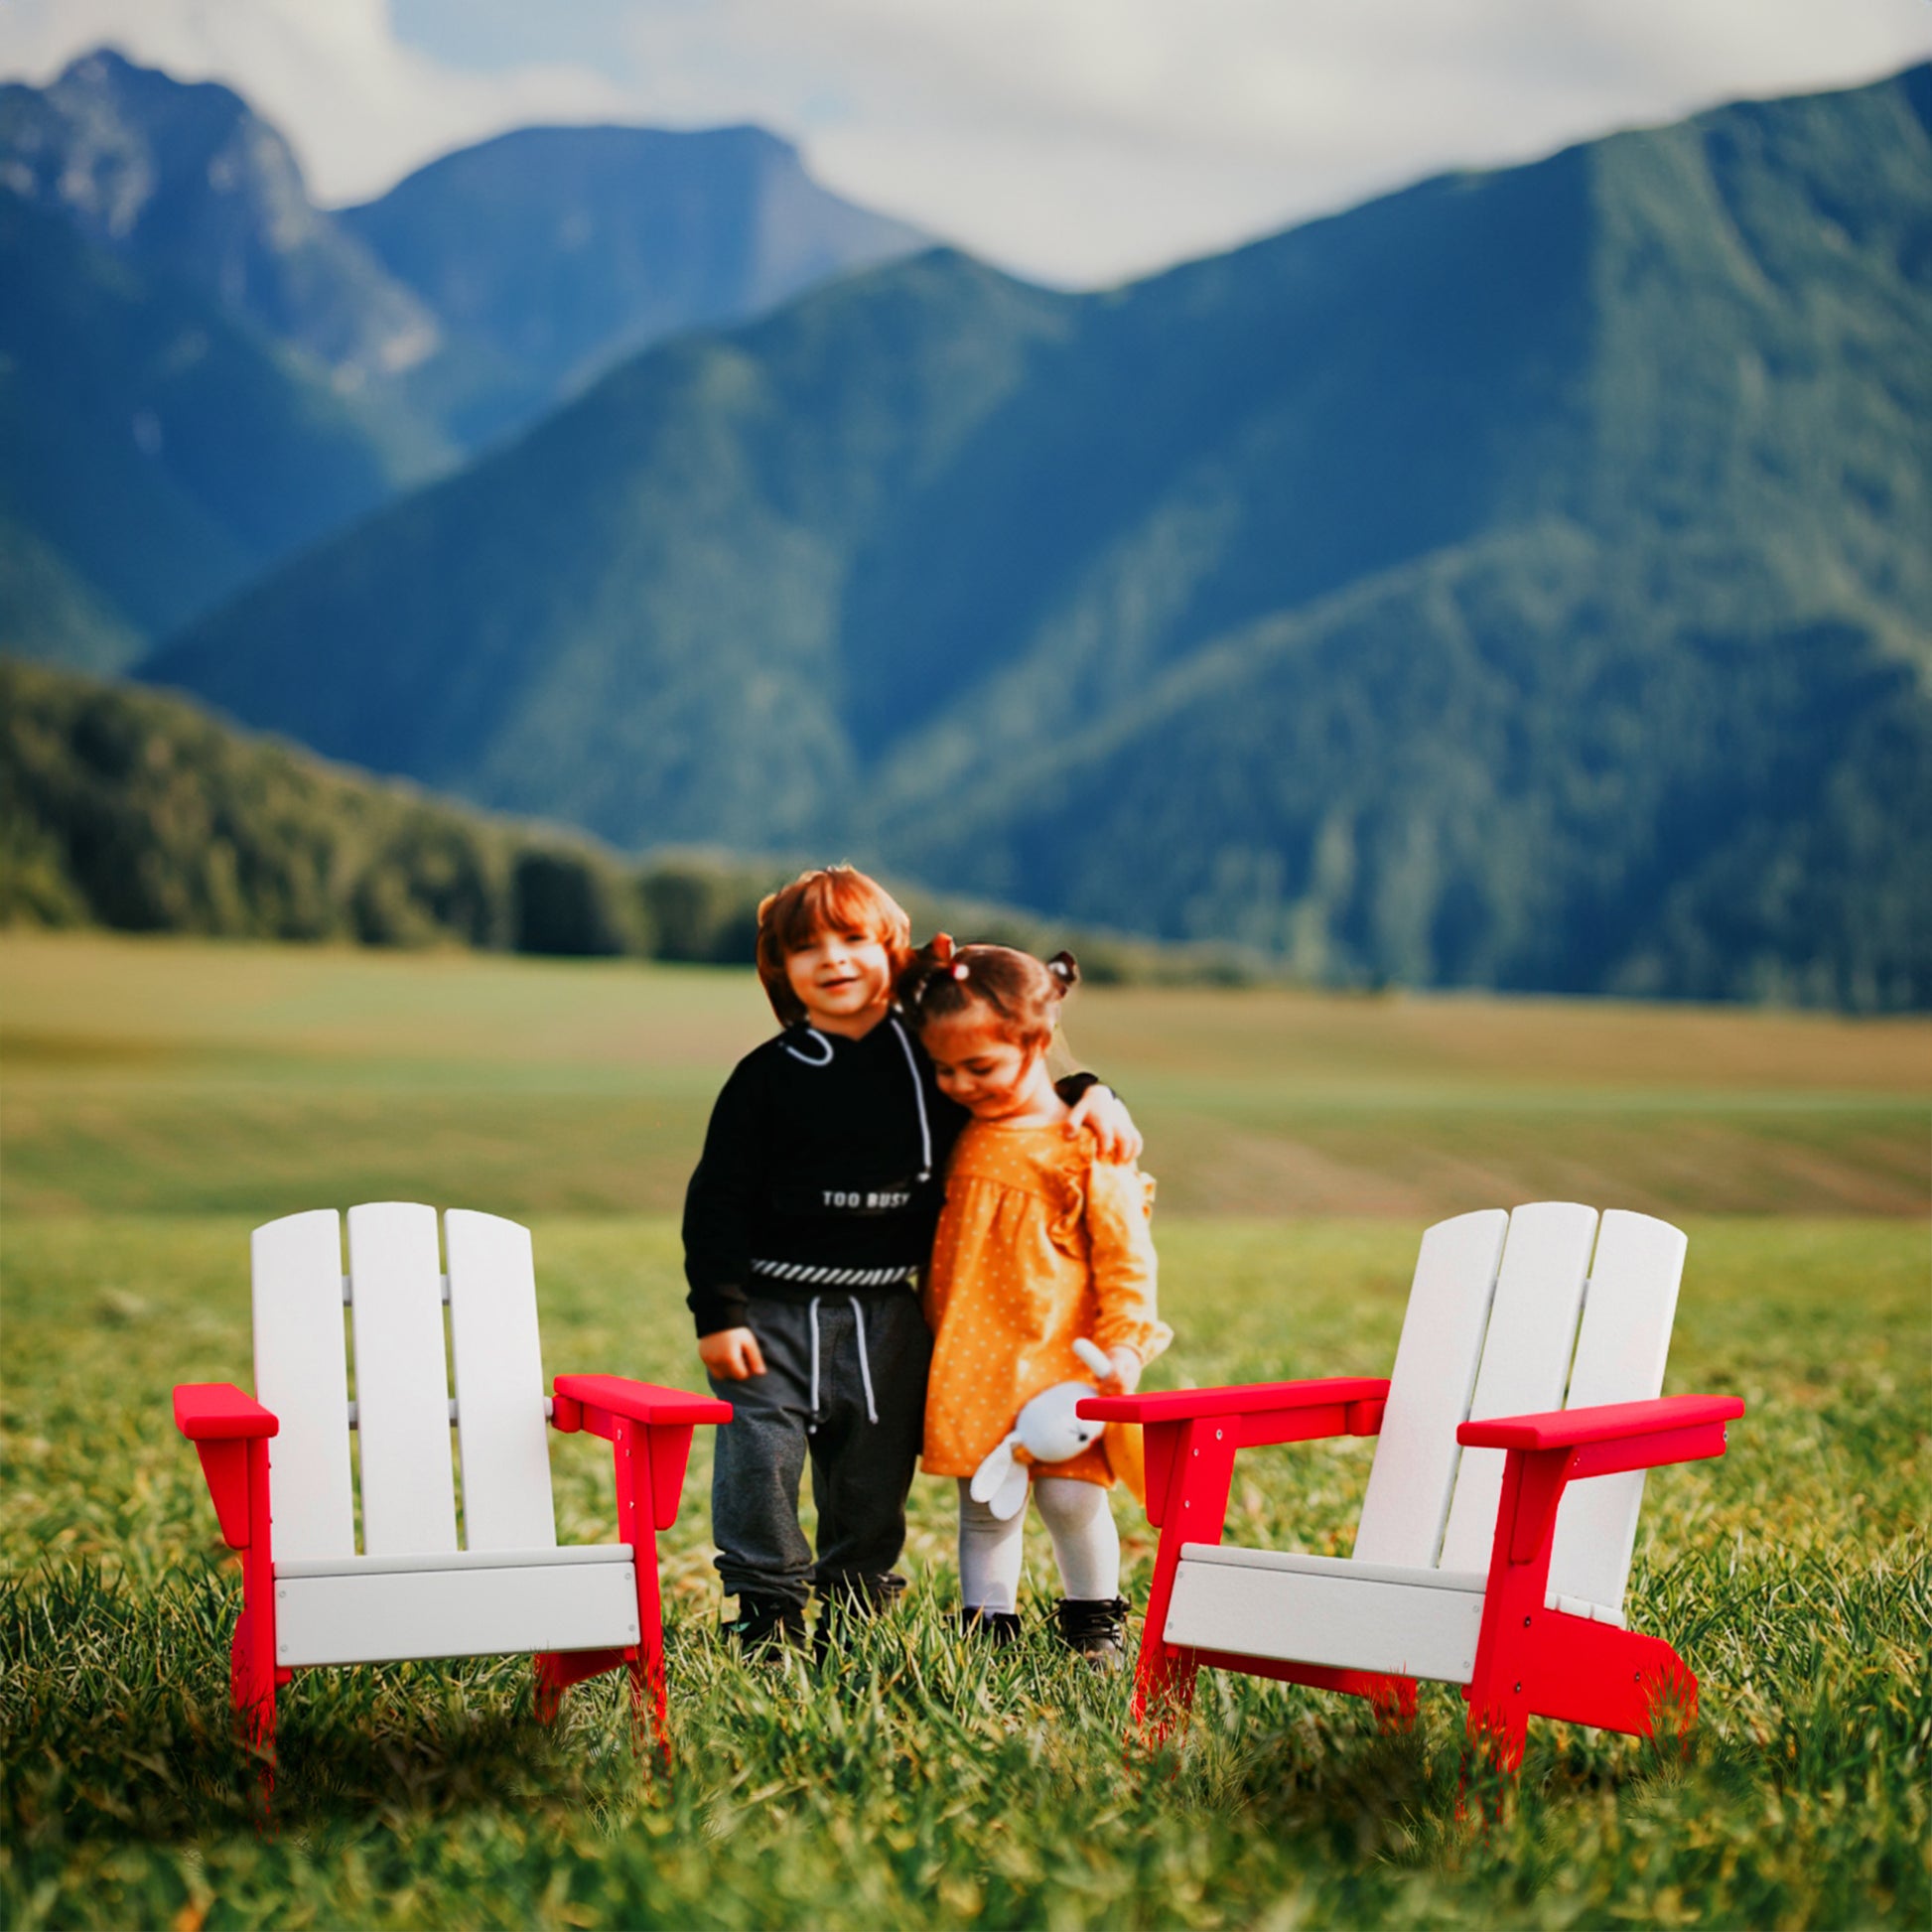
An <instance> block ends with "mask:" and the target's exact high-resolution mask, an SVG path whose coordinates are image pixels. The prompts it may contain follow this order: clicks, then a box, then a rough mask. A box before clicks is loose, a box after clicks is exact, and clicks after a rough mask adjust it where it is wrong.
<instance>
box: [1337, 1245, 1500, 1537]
mask: <svg viewBox="0 0 1932 1932" xmlns="http://www.w3.org/2000/svg"><path fill="white" fill-rule="evenodd" d="M1508 1226H1509V1216H1508V1215H1507V1214H1505V1213H1504V1212H1503V1211H1502V1209H1501V1208H1486V1209H1484V1210H1482V1211H1481V1212H1478V1213H1474V1214H1458V1215H1457V1216H1456V1217H1455V1218H1454V1219H1453V1220H1449V1221H1439V1222H1437V1224H1436V1225H1435V1226H1434V1227H1432V1228H1431V1229H1429V1231H1428V1232H1427V1233H1426V1234H1424V1236H1423V1238H1422V1253H1421V1254H1420V1255H1419V1256H1418V1257H1417V1261H1416V1274H1415V1280H1414V1282H1413V1284H1412V1286H1411V1288H1410V1291H1409V1311H1408V1313H1407V1314H1406V1315H1405V1316H1404V1317H1403V1322H1402V1339H1401V1340H1400V1342H1398V1343H1397V1345H1396V1353H1395V1372H1394V1374H1393V1375H1392V1376H1391V1377H1390V1382H1389V1400H1388V1404H1387V1407H1386V1409H1385V1411H1384V1414H1383V1418H1382V1434H1381V1440H1380V1441H1379V1443H1378V1444H1377V1445H1376V1449H1375V1462H1374V1465H1373V1466H1372V1467H1371V1468H1370V1470H1369V1478H1368V1494H1367V1496H1366V1498H1365V1499H1364V1501H1363V1503H1362V1519H1361V1528H1360V1530H1359V1532H1358V1533H1357V1535H1356V1539H1355V1554H1356V1556H1357V1557H1359V1558H1360V1559H1361V1560H1362V1561H1363V1562H1365V1563H1390V1564H1400V1565H1407V1566H1409V1567H1411V1568H1414V1569H1418V1570H1422V1569H1427V1568H1429V1567H1430V1566H1432V1565H1433V1564H1434V1563H1435V1561H1436V1552H1437V1550H1438V1548H1439V1547H1440V1546H1441V1544H1442V1540H1443V1524H1444V1519H1445V1518H1446V1517H1447V1516H1448V1514H1449V1489H1450V1485H1451V1484H1452V1483H1453V1481H1454V1479H1455V1462H1456V1452H1457V1449H1456V1441H1455V1431H1456V1427H1457V1425H1458V1424H1460V1423H1462V1422H1464V1421H1466V1420H1467V1418H1468V1413H1469V1396H1470V1392H1471V1390H1472V1389H1473V1388H1474V1386H1475V1379H1476V1363H1477V1360H1478V1358H1479V1357H1480V1355H1481V1352H1482V1337H1483V1329H1484V1326H1485V1324H1486V1323H1487V1321H1488V1317H1489V1303H1490V1298H1491V1296H1492V1294H1493V1293H1494V1290H1495V1286H1496V1269H1497V1265H1498V1263H1499V1262H1500V1260H1501V1257H1502V1248H1503V1235H1504V1231H1505V1230H1506V1229H1507V1228H1508Z"/></svg>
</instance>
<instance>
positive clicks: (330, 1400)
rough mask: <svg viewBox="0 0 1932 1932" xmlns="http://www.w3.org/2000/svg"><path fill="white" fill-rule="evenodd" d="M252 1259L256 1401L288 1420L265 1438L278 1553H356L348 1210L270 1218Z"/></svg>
mask: <svg viewBox="0 0 1932 1932" xmlns="http://www.w3.org/2000/svg"><path fill="white" fill-rule="evenodd" d="M249 1258H250V1263H251V1268H250V1273H251V1275H252V1278H253V1291H252V1298H251V1299H252V1301H253V1305H254V1320H255V1400H256V1401H257V1402H259V1403H261V1404H262V1406H263V1407H264V1408H266V1409H272V1410H273V1411H274V1412H275V1415H276V1417H277V1418H278V1419H279V1420H280V1422H281V1425H282V1426H281V1429H280V1430H279V1431H278V1432H277V1434H275V1435H273V1436H271V1437H270V1438H269V1439H268V1468H269V1477H270V1481H269V1495H270V1498H271V1499H272V1502H271V1506H272V1509H273V1512H274V1515H273V1528H272V1541H273V1546H274V1551H275V1554H276V1556H278V1557H352V1556H353V1555H354V1554H355V1501H354V1497H353V1495H352V1493H351V1491H350V1488H349V1479H348V1361H347V1354H346V1350H345V1347H344V1342H343V1223H342V1216H341V1215H339V1214H338V1213H337V1212H336V1210H335V1209H334V1208H333V1207H319V1208H317V1209H315V1210H314V1211H313V1212H312V1213H308V1214H290V1215H288V1216H287V1217H286V1218H284V1219H282V1220H279V1221H270V1222H269V1223H268V1225H267V1226H266V1227H259V1228H257V1229H256V1230H255V1232H254V1235H253V1238H252V1239H251V1241H250V1243H249Z"/></svg>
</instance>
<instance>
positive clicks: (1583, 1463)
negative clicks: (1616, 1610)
mask: <svg viewBox="0 0 1932 1932" xmlns="http://www.w3.org/2000/svg"><path fill="white" fill-rule="evenodd" d="M1743 1413H1744V1405H1743V1402H1742V1401H1741V1400H1740V1399H1739V1398H1738V1397H1736V1396H1720V1395H1677V1396H1659V1397H1657V1398H1655V1399H1654V1400H1652V1401H1649V1402H1619V1403H1610V1404H1606V1405H1605V1406H1603V1407H1601V1408H1594V1409H1560V1410H1554V1411H1552V1412H1550V1413H1548V1414H1545V1415H1540V1416H1511V1417H1506V1418H1498V1419H1494V1420H1490V1421H1485V1422H1465V1423H1464V1424H1462V1426H1461V1427H1460V1428H1459V1429H1458V1430H1457V1431H1456V1432H1455V1438H1456V1441H1457V1442H1459V1443H1460V1444H1461V1445H1462V1446H1463V1448H1465V1449H1506V1450H1507V1451H1508V1460H1507V1462H1506V1463H1505V1464H1504V1469H1503V1495H1502V1505H1501V1507H1500V1508H1499V1509H1498V1510H1497V1512H1496V1541H1495V1545H1494V1548H1493V1550H1492V1552H1491V1555H1490V1559H1489V1585H1488V1589H1487V1592H1486V1593H1485V1595H1484V1597H1483V1606H1482V1632H1481V1635H1480V1637H1479V1638H1478V1639H1477V1643H1476V1668H1475V1676H1474V1677H1473V1678H1472V1679H1471V1680H1470V1682H1469V1684H1468V1685H1467V1687H1466V1688H1465V1689H1464V1691H1463V1696H1464V1697H1465V1698H1467V1700H1468V1703H1469V1715H1468V1727H1469V1739H1470V1743H1471V1745H1472V1747H1473V1748H1474V1749H1475V1750H1476V1751H1477V1752H1478V1753H1479V1754H1480V1755H1481V1756H1482V1757H1484V1758H1485V1759H1486V1760H1488V1761H1489V1762H1490V1763H1491V1764H1492V1765H1493V1766H1494V1768H1496V1769H1497V1770H1499V1771H1502V1772H1506V1773H1513V1772H1514V1771H1515V1770H1516V1769H1517V1767H1518V1766H1519V1765H1520V1764H1521V1763H1522V1760H1523V1745H1524V1741H1525V1739H1526V1737H1527V1735H1528V1730H1529V1721H1530V1719H1531V1718H1532V1717H1540V1718H1558V1719H1561V1720H1563V1721H1565V1722H1566V1723H1570V1724H1582V1725H1598V1726H1600V1727H1601V1728H1602V1729H1605V1730H1619V1731H1623V1732H1625V1733H1627V1734H1629V1735H1633V1736H1639V1737H1647V1736H1650V1735H1651V1734H1652V1733H1653V1732H1654V1730H1655V1728H1656V1724H1657V1719H1658V1716H1659V1714H1660V1713H1662V1712H1669V1713H1671V1715H1672V1718H1673V1721H1674V1722H1675V1724H1676V1725H1677V1726H1678V1727H1679V1729H1680V1730H1683V1729H1686V1728H1688V1727H1689V1725H1690V1724H1691V1723H1692V1721H1693V1720H1694V1719H1695V1718H1696V1716H1697V1679H1696V1678H1695V1677H1694V1676H1693V1675H1692V1674H1691V1671H1690V1669H1689V1668H1688V1666H1686V1664H1685V1662H1684V1660H1683V1659H1682V1658H1681V1657H1680V1656H1678V1654H1677V1652H1676V1651H1674V1650H1673V1649H1672V1648H1671V1647H1670V1645H1669V1644H1667V1643H1664V1642H1663V1641H1661V1640H1660V1639H1659V1638H1656V1637H1646V1636H1640V1635H1638V1634H1637V1633H1636V1632H1635V1631H1631V1630H1624V1629H1620V1628H1618V1627H1617V1626H1616V1625H1614V1624H1607V1623H1599V1622H1597V1621H1595V1620H1594V1619H1593V1618H1590V1617H1587V1616H1576V1615H1573V1614H1571V1613H1570V1612H1568V1611H1565V1610H1554V1609H1551V1608H1550V1607H1549V1606H1548V1602H1547V1597H1548V1592H1549V1579H1550V1555H1551V1547H1552V1545H1553V1543H1554V1541H1555V1537H1556V1528H1557V1507H1558V1505H1559V1504H1560V1503H1561V1502H1562V1501H1563V1493H1564V1490H1565V1489H1566V1488H1567V1487H1568V1486H1569V1485H1570V1484H1571V1483H1572V1482H1578V1481H1583V1480H1586V1479H1587V1478H1588V1477H1590V1476H1601V1475H1614V1474H1616V1473H1618V1472H1619V1471H1622V1470H1625V1469H1652V1468H1658V1467H1660V1466H1663V1465H1664V1464H1667V1463H1673V1462H1694V1461H1701V1460H1704V1459H1707V1458H1709V1457H1711V1456H1718V1455H1722V1454H1724V1452H1725V1424H1726V1423H1730V1422H1734V1421H1736V1420H1737V1418H1738V1417H1740V1416H1741V1415H1742V1414H1743Z"/></svg>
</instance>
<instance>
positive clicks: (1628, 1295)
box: [1550, 1208, 1688, 1611]
mask: <svg viewBox="0 0 1932 1932" xmlns="http://www.w3.org/2000/svg"><path fill="white" fill-rule="evenodd" d="M1687 1245H1688V1243H1687V1242H1686V1240H1685V1237H1684V1235H1683V1233H1682V1232H1681V1231H1680V1230H1679V1229H1677V1228H1674V1227H1672V1226H1671V1225H1670V1223H1669V1222H1668V1221H1657V1220H1653V1219H1652V1218H1651V1217H1650V1216H1649V1215H1648V1214H1632V1213H1629V1212H1627V1211H1626V1210H1624V1209H1622V1208H1611V1209H1610V1210H1609V1212H1607V1213H1606V1214H1605V1215H1604V1216H1603V1226H1602V1229H1601V1231H1600V1232H1599V1233H1598V1235H1597V1237H1596V1259H1595V1261H1594V1262H1593V1263H1592V1264H1591V1266H1590V1271H1589V1292H1588V1294H1587V1296H1586V1298H1585V1301H1584V1320H1583V1327H1582V1329H1581V1330H1580V1332H1579V1333H1578V1336H1577V1361H1576V1366H1575V1367H1574V1368H1573V1369H1572V1370H1571V1372H1570V1395H1569V1399H1568V1400H1567V1401H1566V1402H1565V1404H1564V1407H1565V1408H1566V1409H1587V1408H1593V1407H1594V1406H1595V1405H1596V1404H1598V1403H1603V1402H1646V1401H1648V1400H1649V1399H1650V1398H1651V1397H1653V1396H1657V1395H1661V1394H1662V1393H1663V1390H1664V1360H1665V1357H1666V1356H1667V1355H1668V1354H1669V1353H1670V1330H1671V1322H1672V1320H1673V1318H1674V1317H1675V1315H1676V1313H1677V1289H1678V1284H1679V1283H1680V1282H1681V1281H1682V1280H1683V1279H1684V1251H1685V1248H1686V1247H1687ZM1643 1474H1644V1472H1643V1471H1642V1470H1641V1469H1632V1470H1628V1471H1626V1472H1625V1473H1623V1474H1621V1475H1610V1476H1592V1477H1591V1478H1590V1479H1589V1480H1588V1481H1587V1482H1573V1483H1572V1484H1571V1485H1570V1487H1569V1489H1568V1490H1566V1491H1565V1493H1564V1498H1563V1504H1562V1507H1561V1508H1560V1510H1559V1511H1558V1513H1557V1535H1556V1548H1555V1551H1554V1553H1553V1555H1552V1557H1551V1560H1550V1590H1551V1593H1552V1594H1554V1595H1562V1596H1579V1597H1582V1598H1583V1599H1584V1600H1585V1601H1586V1602H1589V1603H1600V1604H1601V1605H1602V1606H1603V1607H1604V1608H1605V1609H1608V1610H1616V1611H1621V1610H1622V1608H1623V1587H1624V1585H1625V1584H1626V1583H1627V1582H1628V1581H1629V1577H1630V1553H1631V1551H1632V1550H1633V1549H1634V1548H1635V1546H1636V1541H1637V1516H1638V1514H1639V1512H1640V1511H1641V1510H1642V1508H1643Z"/></svg>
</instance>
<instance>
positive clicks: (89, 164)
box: [0, 48, 441, 388]
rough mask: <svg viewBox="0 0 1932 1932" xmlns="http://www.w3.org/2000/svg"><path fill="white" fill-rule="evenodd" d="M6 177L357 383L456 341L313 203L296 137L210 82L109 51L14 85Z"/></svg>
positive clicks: (123, 251)
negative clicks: (444, 336) (446, 339)
mask: <svg viewBox="0 0 1932 1932" xmlns="http://www.w3.org/2000/svg"><path fill="white" fill-rule="evenodd" d="M0 183H4V185H5V186H6V187H7V188H9V189H11V190H12V192H13V193H14V194H16V195H17V196H19V197H20V198H21V199H22V200H23V201H25V202H28V203H31V204H33V205H35V206H36V207H42V208H45V209H48V210H51V211H55V212H58V213H60V214H62V215H64V216H65V217H66V218H67V219H68V221H69V223H70V224H71V225H72V226H73V228H74V229H75V230H76V231H77V232H78V233H79V234H81V235H83V236H84V237H85V238H86V239H87V240H89V241H91V242H93V243H94V244H95V245H96V246H97V247H100V248H104V249H107V250H108V251H110V252H112V253H113V254H116V255H118V256H120V257H121V258H122V259H123V260H124V261H126V262H128V263H130V264H131V265H133V266H135V267H136V268H140V269H144V270H147V271H150V272H158V273H160V274H162V275H164V276H166V277H167V278H168V279H170V280H171V281H173V282H175V283H178V284H180V285H183V286H185V287H188V288H192V289H195V290H198V291H200V292H202V293H203V294H204V295H206V296H207V297H209V298H211V299H212V300H214V301H215V302H217V303H218V304H219V306H220V307H221V308H222V309H223V310H224V311H225V312H226V313H227V315H228V316H229V318H230V319H231V320H233V321H236V322H245V323H248V324H251V325H252V326H253V327H254V328H255V329H256V330H258V331H259V332H260V333H261V334H262V335H263V336H265V337H268V338H270V339H271V340H273V341H276V342H279V343H284V344H286V345H289V346H291V347H293V348H297V349H300V350H302V351H303V352H305V353H306V354H307V355H308V356H310V357H311V358H313V360H314V362H315V363H316V364H317V365H318V366H319V367H321V368H323V369H326V370H328V371H330V372H331V373H332V374H333V375H334V376H335V377H336V378H337V379H338V381H339V382H340V383H341V384H342V385H343V386H344V387H345V388H351V387H357V386H360V384H361V383H363V382H366V381H369V380H371V379H379V378H382V377H387V376H394V375H397V374H400V373H401V372H402V371H404V370H406V369H408V368H411V367H413V366H414V365H415V364H417V363H420V362H422V361H423V360H424V359H425V358H426V357H428V356H430V355H432V354H433V353H435V352H436V350H437V349H438V348H439V347H440V345H441V332H440V329H439V327H438V324H437V321H436V318H435V316H434V315H433V314H432V313H431V312H430V310H429V309H428V308H427V307H426V306H425V305H424V304H423V303H422V302H421V301H420V300H419V299H418V298H417V297H416V296H415V295H413V294H412V293H411V292H410V291H409V290H408V289H406V288H405V287H403V286H402V285H401V284H400V283H399V282H396V281H395V280H393V279H392V278H391V277H390V276H389V275H388V274H387V272H386V271H385V270H384V269H383V268H382V267H381V266H380V264H379V263H378V262H377V261H376V260H375V258H374V256H372V255H371V254H370V253H369V252H368V250H367V249H366V248H364V247H363V246H362V244H361V243H360V242H358V241H357V240H356V239H355V238H354V236H353V235H352V234H350V233H348V232H347V231H346V230H345V228H344V227H343V226H342V224H341V223H340V222H338V221H337V220H335V219H334V218H333V217H332V216H331V215H329V214H326V213H324V212H323V211H322V210H321V209H320V208H318V207H315V206H314V204H313V203H312V202H311V201H310V199H309V193H308V189H307V186H306V185H305V183H304V182H303V179H302V171H301V169H300V168H299V167H298V165H297V163H296V160H295V156H294V155H293V154H292V153H291V152H290V150H289V145H288V143H287V142H286V141H285V140H284V139H283V138H282V136H281V135H280V134H279V133H278V132H277V131H276V130H275V129H274V128H273V127H271V126H270V125H269V124H268V123H267V122H266V121H264V120H263V119H261V117H260V116H259V115H257V114H255V113H254V112H253V111H252V110H251V109H250V108H249V106H248V104H247V103H246V102H245V101H244V100H242V98H241V97H240V96H239V95H238V94H236V93H233V92H232V91H230V90H229V89H228V88H226V87H223V86H218V85H216V84H214V83H213V82H211V81H203V82H200V83H197V84H193V85H186V84H184V83H182V82H181V81H178V80H175V79H172V78H171V77H170V76H169V75H167V74H165V73H160V72H157V71H155V70H154V69H148V68H140V67H136V66H135V65H134V64H133V63H132V62H130V61H127V60H125V59H124V58H123V57H122V56H121V55H119V54H117V53H115V52H114V51H113V50H111V49H108V48H102V49H99V50H97V51H96V52H94V53H92V54H87V55H83V56H82V57H81V58H80V59H78V60H76V61H74V62H73V63H72V64H71V65H70V66H69V68H68V69H66V71H65V72H63V73H62V74H61V75H60V77H59V78H58V79H56V80H55V81H54V82H53V83H52V84H51V85H49V86H48V87H46V88H37V87H30V86H27V85H24V84H23V83H21V82H18V81H15V82H11V83H8V84H6V85H4V86H0Z"/></svg>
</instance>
